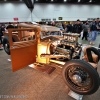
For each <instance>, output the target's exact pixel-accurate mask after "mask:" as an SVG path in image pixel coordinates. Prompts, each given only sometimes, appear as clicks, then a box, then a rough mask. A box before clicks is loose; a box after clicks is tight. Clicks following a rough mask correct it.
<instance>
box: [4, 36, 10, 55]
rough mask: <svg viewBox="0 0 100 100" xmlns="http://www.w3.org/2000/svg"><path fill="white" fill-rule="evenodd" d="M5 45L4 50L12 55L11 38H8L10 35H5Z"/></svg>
mask: <svg viewBox="0 0 100 100" xmlns="http://www.w3.org/2000/svg"><path fill="white" fill-rule="evenodd" d="M3 47H4V50H5V52H6V53H7V54H8V55H10V45H9V39H8V36H5V37H4V38H3Z"/></svg>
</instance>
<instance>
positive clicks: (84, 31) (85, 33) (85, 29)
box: [82, 22, 89, 40]
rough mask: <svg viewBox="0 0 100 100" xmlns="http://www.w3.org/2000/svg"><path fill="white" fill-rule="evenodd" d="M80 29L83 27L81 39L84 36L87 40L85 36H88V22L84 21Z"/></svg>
mask: <svg viewBox="0 0 100 100" xmlns="http://www.w3.org/2000/svg"><path fill="white" fill-rule="evenodd" d="M82 29H83V37H82V40H83V39H84V38H85V40H87V36H88V29H89V24H88V22H86V23H84V24H83V25H82Z"/></svg>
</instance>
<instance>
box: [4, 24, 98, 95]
mask: <svg viewBox="0 0 100 100" xmlns="http://www.w3.org/2000/svg"><path fill="white" fill-rule="evenodd" d="M18 26H19V28H18V29H9V30H8V35H7V34H6V35H5V36H4V38H3V46H4V50H5V51H6V53H7V54H10V55H11V61H12V62H11V63H12V70H13V71H17V70H19V69H21V68H24V67H26V66H28V65H29V64H34V66H35V67H34V68H36V69H38V70H42V71H43V72H47V73H49V74H50V73H51V71H53V70H54V68H55V65H56V66H60V67H62V68H63V71H62V73H63V74H62V75H63V78H64V81H65V82H66V84H67V85H68V87H69V88H70V89H71V90H72V91H74V92H76V93H78V94H81V95H90V94H93V93H95V92H96V91H97V90H98V88H99V85H100V78H99V74H98V72H97V66H98V62H99V59H100V53H99V52H98V50H97V49H96V48H94V47H91V46H86V45H85V46H84V45H82V44H79V43H78V42H77V39H78V36H79V35H78V34H76V33H72V34H67V33H64V34H61V33H60V32H61V30H60V29H59V28H57V27H52V26H46V25H31V24H25V23H21V24H19V25H18ZM12 33H13V34H12ZM52 33H54V34H60V35H52Z"/></svg>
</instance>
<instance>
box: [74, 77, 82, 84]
mask: <svg viewBox="0 0 100 100" xmlns="http://www.w3.org/2000/svg"><path fill="white" fill-rule="evenodd" d="M72 79H73V81H74V82H75V83H77V84H79V83H81V82H82V79H81V77H80V76H79V75H73V77H72Z"/></svg>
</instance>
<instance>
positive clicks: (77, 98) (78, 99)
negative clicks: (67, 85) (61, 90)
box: [68, 90, 83, 100]
mask: <svg viewBox="0 0 100 100" xmlns="http://www.w3.org/2000/svg"><path fill="white" fill-rule="evenodd" d="M68 95H69V96H70V97H72V98H74V99H75V100H82V99H83V95H80V94H77V93H75V92H73V91H72V90H70V91H69V93H68Z"/></svg>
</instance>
